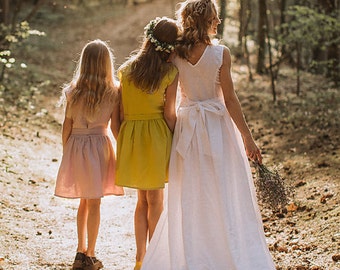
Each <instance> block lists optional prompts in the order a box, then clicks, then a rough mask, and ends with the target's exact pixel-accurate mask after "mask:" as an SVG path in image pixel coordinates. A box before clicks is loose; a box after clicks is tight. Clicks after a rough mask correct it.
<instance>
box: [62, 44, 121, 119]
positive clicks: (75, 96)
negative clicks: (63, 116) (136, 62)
mask: <svg viewBox="0 0 340 270" xmlns="http://www.w3.org/2000/svg"><path fill="white" fill-rule="evenodd" d="M113 62H114V57H113V53H112V51H111V49H110V47H109V46H108V44H107V43H106V42H104V41H102V40H100V39H96V40H93V41H91V42H89V43H87V44H86V45H85V46H84V48H83V50H82V52H81V55H80V59H79V62H78V64H77V68H76V70H75V73H74V76H73V79H72V81H71V82H70V83H68V84H67V85H66V86H65V87H64V89H63V96H64V97H66V95H67V96H68V98H67V100H68V102H69V105H70V106H72V105H75V104H77V103H78V102H79V101H80V100H81V101H83V102H84V105H85V106H84V113H85V115H88V116H92V115H93V114H94V113H95V112H96V111H97V109H98V107H99V105H100V104H101V102H102V101H103V100H106V99H113V98H114V97H115V91H114V90H115V88H116V85H117V84H118V83H117V82H116V80H115V79H114V67H113Z"/></svg>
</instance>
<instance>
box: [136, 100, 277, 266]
mask: <svg viewBox="0 0 340 270" xmlns="http://www.w3.org/2000/svg"><path fill="white" fill-rule="evenodd" d="M159 269H162V270H226V269H228V270H272V269H275V266H274V263H273V261H272V258H271V255H270V253H269V250H268V248H267V243H266V240H265V236H264V232H263V225H262V219H261V216H260V211H259V208H258V205H257V201H256V194H255V187H254V184H253V180H252V175H251V171H250V166H249V162H248V159H247V157H246V153H245V150H244V145H243V141H242V138H241V135H240V133H239V131H238V130H237V128H236V126H235V125H234V123H233V122H232V120H231V118H230V116H229V114H228V112H227V110H226V108H225V106H224V104H223V103H221V102H220V101H217V100H208V101H204V102H189V103H187V104H184V106H183V104H182V106H181V107H180V109H179V112H178V120H177V123H176V128H175V133H174V137H173V145H172V152H171V158H170V168H169V186H168V202H167V205H165V210H164V211H163V213H162V215H161V217H160V220H159V222H158V224H157V227H156V231H155V233H154V235H153V238H152V240H151V242H150V245H149V247H148V250H147V253H146V256H145V258H144V261H143V266H142V270H159Z"/></svg>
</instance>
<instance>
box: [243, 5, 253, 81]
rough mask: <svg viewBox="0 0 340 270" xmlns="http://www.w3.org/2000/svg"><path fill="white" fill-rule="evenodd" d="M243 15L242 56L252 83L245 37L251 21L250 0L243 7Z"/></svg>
mask: <svg viewBox="0 0 340 270" xmlns="http://www.w3.org/2000/svg"><path fill="white" fill-rule="evenodd" d="M245 10H246V12H245V14H246V20H245V24H244V41H243V46H244V54H245V58H246V62H247V67H248V73H249V81H253V73H252V71H251V64H250V54H249V51H248V43H247V36H248V26H249V22H250V19H251V0H246V7H245Z"/></svg>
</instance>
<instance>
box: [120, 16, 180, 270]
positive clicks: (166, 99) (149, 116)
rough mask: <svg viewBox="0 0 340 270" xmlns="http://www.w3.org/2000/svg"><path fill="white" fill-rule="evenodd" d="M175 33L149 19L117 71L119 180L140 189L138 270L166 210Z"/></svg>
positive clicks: (171, 24) (170, 25) (171, 25)
mask: <svg viewBox="0 0 340 270" xmlns="http://www.w3.org/2000/svg"><path fill="white" fill-rule="evenodd" d="M177 34H178V28H177V26H176V23H175V21H173V20H171V19H169V18H166V17H163V18H156V19H154V20H152V21H150V23H149V24H148V25H147V26H146V27H145V38H144V42H143V44H142V46H141V48H140V49H139V51H138V52H137V53H136V54H134V55H132V56H131V57H130V58H129V59H128V60H127V61H126V62H125V63H124V64H123V65H122V66H121V67H120V68H119V71H118V77H119V79H120V82H121V120H122V123H121V126H120V130H119V135H118V140H117V169H116V184H117V185H119V186H124V187H129V188H135V189H137V190H138V201H137V205H136V210H135V218H134V222H135V237H136V246H137V252H136V266H135V270H137V269H140V267H141V263H142V260H143V258H144V255H145V252H146V244H147V240H148V238H149V240H150V239H151V237H152V235H153V232H154V229H155V227H156V224H157V221H158V219H159V216H160V214H161V212H162V210H163V188H164V185H165V183H166V182H167V177H168V163H169V158H170V151H171V142H172V131H173V129H174V126H175V122H176V111H175V105H176V92H177V82H178V71H177V69H176V68H175V66H173V64H172V63H171V62H170V56H171V55H172V52H173V50H174V45H175V42H176V39H177Z"/></svg>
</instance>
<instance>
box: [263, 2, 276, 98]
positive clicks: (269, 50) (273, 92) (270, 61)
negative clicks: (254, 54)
mask: <svg viewBox="0 0 340 270" xmlns="http://www.w3.org/2000/svg"><path fill="white" fill-rule="evenodd" d="M264 4H265V8H266V10H267V3H266V1H264ZM264 18H265V22H266V28H265V34H266V38H267V47H268V54H269V72H270V78H271V86H272V95H273V101H274V102H275V101H276V90H275V79H276V78H275V77H276V76H275V75H274V71H273V57H272V46H271V44H270V35H269V20H268V14H267V13H266V16H265V17H264Z"/></svg>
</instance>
